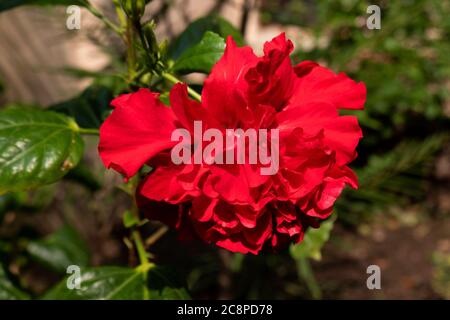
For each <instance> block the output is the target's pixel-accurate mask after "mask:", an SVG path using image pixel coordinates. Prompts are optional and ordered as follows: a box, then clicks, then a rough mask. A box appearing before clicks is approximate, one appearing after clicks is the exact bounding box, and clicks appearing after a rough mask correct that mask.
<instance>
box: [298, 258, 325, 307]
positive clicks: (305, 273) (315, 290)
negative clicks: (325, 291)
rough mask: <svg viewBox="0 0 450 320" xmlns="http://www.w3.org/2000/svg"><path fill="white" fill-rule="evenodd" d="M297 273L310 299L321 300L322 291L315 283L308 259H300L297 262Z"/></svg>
mask: <svg viewBox="0 0 450 320" xmlns="http://www.w3.org/2000/svg"><path fill="white" fill-rule="evenodd" d="M297 272H298V276H299V277H300V278H302V279H303V280H304V281H305V283H306V286H307V287H308V290H309V292H310V293H311V296H312V298H313V299H315V300H320V299H322V291H321V290H320V287H319V284H318V283H317V281H316V278H315V276H314V272H313V271H312V268H311V264H310V263H309V261H308V258H304V257H300V258H299V259H298V260H297Z"/></svg>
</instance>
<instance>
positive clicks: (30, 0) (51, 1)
mask: <svg viewBox="0 0 450 320" xmlns="http://www.w3.org/2000/svg"><path fill="white" fill-rule="evenodd" d="M84 4H85V3H84V1H81V0H2V1H1V3H0V11H4V10H9V9H12V8H15V7H18V6H24V5H38V6H45V5H64V6H70V5H78V6H83V5H84Z"/></svg>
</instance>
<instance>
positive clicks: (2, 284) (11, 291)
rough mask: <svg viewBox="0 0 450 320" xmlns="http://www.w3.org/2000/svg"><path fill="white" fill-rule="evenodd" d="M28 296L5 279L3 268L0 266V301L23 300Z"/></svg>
mask: <svg viewBox="0 0 450 320" xmlns="http://www.w3.org/2000/svg"><path fill="white" fill-rule="evenodd" d="M28 298H29V296H28V295H27V294H26V293H24V292H22V291H20V290H19V289H17V288H16V287H14V285H13V284H12V283H11V281H9V279H8V278H7V277H6V273H5V270H4V269H3V266H2V265H0V300H25V299H28Z"/></svg>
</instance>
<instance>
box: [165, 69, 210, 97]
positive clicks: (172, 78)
mask: <svg viewBox="0 0 450 320" xmlns="http://www.w3.org/2000/svg"><path fill="white" fill-rule="evenodd" d="M161 76H162V77H163V78H164V79H166V80H168V81H170V82H172V83H174V84H175V83H179V82H182V81H181V80H180V79H178V78H176V77H175V76H174V75H172V74H170V73H167V72H163V73H162V74H161ZM187 90H188V93H189V94H190V95H191V97H192V98H194V99H195V100H197V101H198V102H201V101H202V96H201V95H200V94H198V93H197V92H196V91H195V90H193V89H192V88H191V87H189V86H188V87H187Z"/></svg>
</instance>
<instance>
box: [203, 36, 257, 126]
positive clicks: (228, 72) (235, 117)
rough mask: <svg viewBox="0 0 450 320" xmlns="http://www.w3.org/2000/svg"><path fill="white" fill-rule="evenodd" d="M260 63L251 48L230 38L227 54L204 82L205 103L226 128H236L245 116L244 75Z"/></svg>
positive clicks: (245, 83)
mask: <svg viewBox="0 0 450 320" xmlns="http://www.w3.org/2000/svg"><path fill="white" fill-rule="evenodd" d="M257 62H258V58H257V57H256V55H255V54H254V53H253V50H252V49H251V48H250V47H242V48H238V47H237V46H236V43H235V42H234V41H233V39H232V38H231V37H228V38H227V46H226V48H225V53H224V55H223V56H222V58H221V59H220V60H219V61H218V62H217V63H216V65H215V66H214V67H213V69H212V71H211V74H210V75H209V76H208V78H207V79H206V81H205V83H204V87H203V91H202V103H203V104H204V105H205V106H206V108H207V109H208V111H209V113H210V114H211V116H213V117H214V118H215V119H216V120H218V121H220V122H221V123H222V125H223V126H224V127H225V128H235V127H236V124H237V123H238V122H239V121H240V120H242V119H243V118H245V116H246V113H247V111H248V110H247V105H246V102H245V99H244V92H245V90H246V89H247V81H246V80H245V78H244V76H245V74H246V72H247V71H248V69H249V68H251V67H252V66H254V65H255V64H256V63H257Z"/></svg>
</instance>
